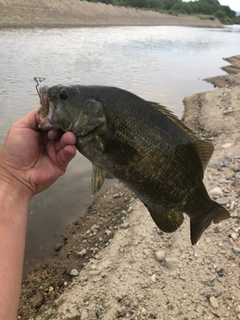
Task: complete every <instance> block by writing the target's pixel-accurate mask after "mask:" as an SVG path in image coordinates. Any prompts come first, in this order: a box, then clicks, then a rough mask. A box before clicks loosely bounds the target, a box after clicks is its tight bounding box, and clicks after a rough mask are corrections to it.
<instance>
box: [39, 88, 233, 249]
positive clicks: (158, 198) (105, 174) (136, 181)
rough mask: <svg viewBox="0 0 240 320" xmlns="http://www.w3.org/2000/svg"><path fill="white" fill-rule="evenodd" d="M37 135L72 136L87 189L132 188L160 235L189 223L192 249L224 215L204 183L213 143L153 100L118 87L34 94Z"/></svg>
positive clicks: (50, 89) (64, 89)
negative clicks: (108, 182) (118, 184)
mask: <svg viewBox="0 0 240 320" xmlns="http://www.w3.org/2000/svg"><path fill="white" fill-rule="evenodd" d="M38 116H39V120H38V122H39V129H41V130H50V129H52V128H55V129H61V130H62V131H64V132H67V131H71V132H73V133H74V134H75V135H76V147H77V149H78V151H79V152H80V153H81V154H82V155H84V156H85V157H86V158H87V159H89V160H90V161H91V162H92V165H93V170H92V191H93V193H96V192H97V191H99V190H100V188H101V186H102V184H103V183H104V180H105V179H109V178H113V177H114V178H117V179H118V180H120V181H122V182H123V183H124V184H125V185H126V186H127V187H128V188H129V189H131V190H132V191H133V192H134V193H135V194H136V196H137V197H138V198H139V199H140V201H141V202H142V203H143V204H144V205H145V206H146V208H147V209H148V211H149V212H150V215H151V217H152V218H153V220H154V222H155V223H156V225H157V226H158V227H159V229H161V230H162V231H164V232H167V233H171V232H174V231H176V230H177V229H178V228H179V227H180V226H181V225H182V223H183V221H184V213H185V214H186V215H187V216H188V217H189V218H190V238H191V243H192V244H193V245H194V244H196V243H197V242H198V240H199V239H200V237H201V235H202V233H203V232H204V231H205V230H206V229H207V228H208V227H209V225H210V224H212V223H218V222H220V221H222V220H224V219H228V218H229V217H230V214H229V212H228V211H227V210H226V209H225V208H224V207H222V206H221V205H220V204H218V203H217V202H215V201H213V200H212V199H211V198H210V197H209V195H208V192H207V190H206V188H205V185H204V183H203V177H204V170H205V168H206V166H207V164H208V162H209V160H210V158H211V156H212V153H213V151H214V146H213V144H212V143H211V142H208V141H203V140H201V139H199V138H198V137H197V136H196V134H195V133H194V132H193V131H192V130H190V129H189V128H188V127H186V126H185V125H184V123H183V122H181V121H180V120H179V118H178V117H177V116H175V115H174V113H172V112H171V111H169V110H168V109H167V108H166V107H164V106H162V105H161V104H159V103H157V102H152V101H146V100H144V99H142V98H141V97H139V96H137V95H135V94H133V93H131V92H128V91H126V90H123V89H120V88H117V87H107V86H84V85H77V84H76V85H61V84H60V85H56V86H52V87H49V88H48V87H47V86H45V87H43V88H41V89H40V108H39V111H38Z"/></svg>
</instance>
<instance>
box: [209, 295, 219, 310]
mask: <svg viewBox="0 0 240 320" xmlns="http://www.w3.org/2000/svg"><path fill="white" fill-rule="evenodd" d="M209 301H210V304H211V306H212V308H213V309H217V308H218V307H219V305H218V301H217V299H216V298H215V297H214V296H211V297H210V298H209Z"/></svg>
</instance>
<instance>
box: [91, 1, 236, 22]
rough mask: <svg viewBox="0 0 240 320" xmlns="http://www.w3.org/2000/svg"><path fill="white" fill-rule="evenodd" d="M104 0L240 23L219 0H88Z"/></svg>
mask: <svg viewBox="0 0 240 320" xmlns="http://www.w3.org/2000/svg"><path fill="white" fill-rule="evenodd" d="M88 1H90V2H103V3H106V4H112V5H114V6H125V7H135V8H141V9H151V10H156V11H160V12H165V13H169V14H173V15H178V14H188V15H198V16H199V15H200V16H199V17H200V18H201V19H211V20H214V19H215V18H218V19H219V20H220V21H221V22H222V23H223V24H240V16H238V17H237V16H236V12H235V11H233V10H231V9H230V8H229V6H222V5H221V4H220V3H219V1H218V0H196V1H190V2H184V1H182V0H88ZM204 16H205V17H204Z"/></svg>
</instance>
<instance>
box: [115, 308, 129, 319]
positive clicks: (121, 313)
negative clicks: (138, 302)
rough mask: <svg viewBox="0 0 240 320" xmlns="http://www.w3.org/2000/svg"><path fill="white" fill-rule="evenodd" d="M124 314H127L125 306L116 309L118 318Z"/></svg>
mask: <svg viewBox="0 0 240 320" xmlns="http://www.w3.org/2000/svg"><path fill="white" fill-rule="evenodd" d="M126 314H127V309H126V308H125V307H122V308H121V309H118V310H117V317H118V318H121V317H125V315H126Z"/></svg>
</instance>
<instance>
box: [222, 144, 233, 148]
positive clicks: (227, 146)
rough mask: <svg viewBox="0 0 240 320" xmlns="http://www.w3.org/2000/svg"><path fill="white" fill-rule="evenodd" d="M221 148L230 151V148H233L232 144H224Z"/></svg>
mask: <svg viewBox="0 0 240 320" xmlns="http://www.w3.org/2000/svg"><path fill="white" fill-rule="evenodd" d="M221 147H222V148H223V149H228V148H230V147H232V143H224V144H222V146H221Z"/></svg>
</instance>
